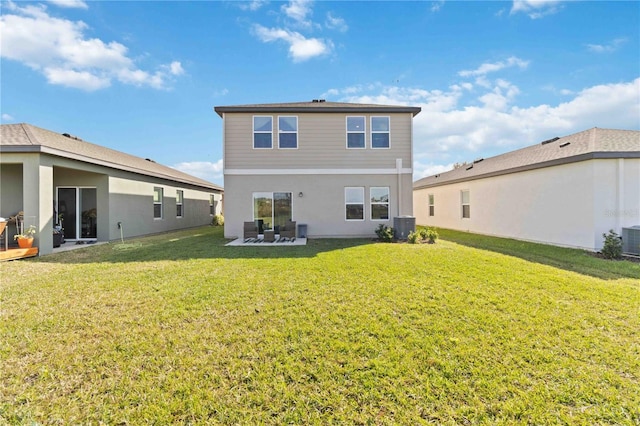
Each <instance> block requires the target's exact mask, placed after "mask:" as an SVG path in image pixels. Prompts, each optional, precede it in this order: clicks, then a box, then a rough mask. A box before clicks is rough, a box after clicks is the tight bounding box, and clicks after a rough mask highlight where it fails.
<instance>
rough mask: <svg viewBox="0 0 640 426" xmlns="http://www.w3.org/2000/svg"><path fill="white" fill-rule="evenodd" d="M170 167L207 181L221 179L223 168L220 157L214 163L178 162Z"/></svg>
mask: <svg viewBox="0 0 640 426" xmlns="http://www.w3.org/2000/svg"><path fill="white" fill-rule="evenodd" d="M171 167H172V168H174V169H176V170H180V171H181V172H184V173H187V174H190V175H191V176H196V177H199V178H200V179H204V180H206V181H209V182H214V181H219V180H220V179H222V175H223V170H224V168H223V163H222V159H220V160H218V161H216V162H215V163H212V162H210V161H192V162H184V163H178V164H176V165H173V166H171Z"/></svg>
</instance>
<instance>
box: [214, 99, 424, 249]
mask: <svg viewBox="0 0 640 426" xmlns="http://www.w3.org/2000/svg"><path fill="white" fill-rule="evenodd" d="M215 111H216V112H217V113H218V114H219V115H220V117H222V119H223V139H224V185H225V193H226V198H225V236H226V237H227V238H232V237H239V236H242V235H243V222H245V221H255V220H257V221H262V222H263V223H264V225H265V226H270V227H275V226H280V225H283V224H284V223H285V222H286V221H287V220H293V221H296V222H297V223H298V224H299V225H300V224H306V225H307V232H308V234H307V235H308V236H310V237H363V236H373V235H375V229H376V228H377V226H378V225H379V224H384V225H387V226H392V225H393V219H394V217H395V216H400V215H411V214H412V211H413V208H412V194H411V191H412V180H413V179H412V172H413V170H412V161H413V158H412V138H413V136H412V122H413V117H414V116H415V115H416V114H418V113H419V112H420V108H417V107H407V106H388V105H363V104H349V103H336V102H325V101H324V100H314V101H312V102H299V103H279V104H260V105H238V106H218V107H216V108H215Z"/></svg>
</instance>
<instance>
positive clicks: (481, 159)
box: [473, 158, 484, 164]
mask: <svg viewBox="0 0 640 426" xmlns="http://www.w3.org/2000/svg"><path fill="white" fill-rule="evenodd" d="M481 161H484V158H478V159H476V160H473V164H477V163H479V162H481Z"/></svg>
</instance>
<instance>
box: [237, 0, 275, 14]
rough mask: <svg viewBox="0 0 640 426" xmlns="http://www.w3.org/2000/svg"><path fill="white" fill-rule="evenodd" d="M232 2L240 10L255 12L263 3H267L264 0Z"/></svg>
mask: <svg viewBox="0 0 640 426" xmlns="http://www.w3.org/2000/svg"><path fill="white" fill-rule="evenodd" d="M232 3H233V4H235V5H237V6H238V7H239V8H240V9H242V10H248V11H251V12H255V11H256V10H258V9H260V8H261V7H262V6H264V5H265V4H267V1H266V0H253V1H249V2H240V1H238V2H236V1H234V2H232Z"/></svg>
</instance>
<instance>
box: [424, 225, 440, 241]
mask: <svg viewBox="0 0 640 426" xmlns="http://www.w3.org/2000/svg"><path fill="white" fill-rule="evenodd" d="M423 231H426V232H425V236H424V237H423V239H425V240H427V242H428V243H429V244H435V242H436V240H437V239H438V237H439V235H438V231H436V230H435V229H434V228H426V229H423Z"/></svg>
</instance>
